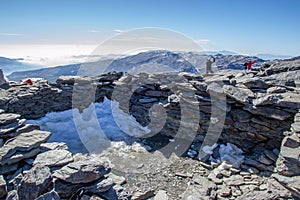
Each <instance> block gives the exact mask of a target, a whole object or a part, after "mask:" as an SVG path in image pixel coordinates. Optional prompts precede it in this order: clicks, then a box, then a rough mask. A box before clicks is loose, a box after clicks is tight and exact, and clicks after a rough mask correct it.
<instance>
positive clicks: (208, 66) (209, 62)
mask: <svg viewBox="0 0 300 200" xmlns="http://www.w3.org/2000/svg"><path fill="white" fill-rule="evenodd" d="M214 62H215V58H214V57H213V56H209V57H208V58H207V60H206V75H207V74H209V73H214V72H213V71H212V69H211V66H212V64H213V63H214Z"/></svg>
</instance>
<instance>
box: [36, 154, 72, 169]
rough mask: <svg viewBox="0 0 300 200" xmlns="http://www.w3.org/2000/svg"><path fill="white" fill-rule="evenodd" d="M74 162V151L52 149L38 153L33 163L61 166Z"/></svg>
mask: <svg viewBox="0 0 300 200" xmlns="http://www.w3.org/2000/svg"><path fill="white" fill-rule="evenodd" d="M70 162H73V157H72V153H70V152H69V151H67V150H51V151H46V152H44V153H41V154H39V155H37V157H36V159H35V160H34V163H33V165H37V164H40V165H45V166H48V167H60V166H64V165H66V164H68V163H70Z"/></svg>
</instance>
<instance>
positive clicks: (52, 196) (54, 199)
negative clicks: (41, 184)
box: [35, 191, 60, 200]
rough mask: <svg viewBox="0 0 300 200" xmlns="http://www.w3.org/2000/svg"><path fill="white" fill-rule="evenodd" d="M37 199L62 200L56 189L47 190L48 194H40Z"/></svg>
mask: <svg viewBox="0 0 300 200" xmlns="http://www.w3.org/2000/svg"><path fill="white" fill-rule="evenodd" d="M35 200H60V197H59V195H58V194H57V192H55V191H51V192H47V193H46V194H43V195H42V196H39V197H38V198H37V199H35Z"/></svg>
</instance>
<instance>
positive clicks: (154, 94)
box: [145, 90, 169, 97]
mask: <svg viewBox="0 0 300 200" xmlns="http://www.w3.org/2000/svg"><path fill="white" fill-rule="evenodd" d="M145 95H146V96H149V97H168V96H169V92H166V91H153V90H148V91H147V92H146V93H145Z"/></svg>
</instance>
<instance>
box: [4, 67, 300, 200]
mask: <svg viewBox="0 0 300 200" xmlns="http://www.w3.org/2000/svg"><path fill="white" fill-rule="evenodd" d="M284 66H286V65H282V64H279V65H278V66H276V65H275V66H272V67H273V71H272V69H269V68H268V69H265V70H264V71H260V72H256V71H254V72H251V73H248V74H244V73H242V72H240V71H221V72H218V73H214V74H212V75H209V76H201V75H195V74H187V73H180V74H175V73H169V74H146V73H141V74H138V75H133V74H125V75H123V74H122V73H109V74H104V75H100V76H96V77H60V78H59V79H58V80H57V82H56V83H48V82H47V81H45V80H34V85H33V86H28V85H26V84H19V83H9V84H5V85H2V86H1V89H0V109H1V110H0V147H1V148H0V198H4V197H7V198H8V199H13V198H17V197H18V198H19V199H36V198H39V199H44V198H46V197H47V198H53V199H59V198H71V197H72V196H73V197H74V198H75V197H76V195H80V192H82V190H84V191H86V192H87V193H89V194H97V195H99V196H101V197H103V198H105V199H113V198H114V199H129V198H130V195H129V194H128V193H127V192H126V190H125V189H124V188H123V187H122V186H120V184H121V183H120V179H122V177H118V176H115V175H112V174H109V172H110V165H109V162H107V161H105V160H101V159H95V158H93V157H89V156H80V155H72V154H71V153H70V152H69V151H68V148H67V146H66V145H65V144H63V143H47V140H48V139H49V137H50V136H51V133H50V132H47V131H41V130H39V127H38V126H35V125H28V124H25V119H34V118H39V117H42V116H44V115H45V114H46V113H48V112H53V111H63V110H67V109H70V108H72V107H77V108H79V109H80V110H82V109H84V108H85V107H87V106H88V105H89V104H90V103H91V102H93V101H102V100H103V98H104V97H107V98H109V99H113V100H117V101H118V102H119V104H120V108H121V109H122V110H123V111H124V112H127V113H128V114H131V115H133V116H134V117H135V118H136V119H137V121H138V122H139V123H140V124H142V125H143V126H149V128H150V129H151V130H152V131H153V132H154V133H155V134H154V135H153V136H152V137H149V138H146V139H145V140H143V141H142V142H145V143H147V145H150V146H151V147H152V149H153V150H155V149H156V148H157V149H158V148H161V147H162V146H164V145H166V144H167V143H168V142H170V140H169V139H173V138H175V139H176V140H182V141H181V144H184V141H186V140H187V141H191V144H190V143H188V145H189V147H188V149H189V150H188V149H187V150H188V151H189V152H194V153H192V154H190V155H191V157H194V158H196V157H197V156H198V155H197V153H198V152H199V150H200V146H201V144H202V143H203V142H205V138H207V137H208V133H209V130H210V129H209V128H210V127H211V126H212V125H215V124H217V122H219V121H221V122H222V127H221V135H220V138H208V140H209V142H216V141H218V142H219V143H226V142H231V143H233V144H236V145H237V146H238V147H240V148H242V149H243V151H244V152H246V153H247V157H246V159H245V160H244V162H243V164H242V165H241V169H242V170H246V171H247V173H245V172H243V173H242V172H241V173H240V169H238V170H233V171H232V169H230V171H226V170H225V171H224V170H223V171H220V172H219V171H218V173H217V172H212V173H211V174H210V176H209V177H208V179H209V180H210V181H209V184H207V188H206V189H207V191H215V190H216V191H218V192H220V195H221V196H222V197H230V196H234V197H239V198H240V199H247V198H252V197H253V198H257V197H259V195H265V196H262V198H265V197H267V196H269V195H270V193H269V192H267V191H266V190H265V189H264V188H263V187H262V188H260V186H259V189H258V191H260V190H261V191H263V192H262V193H260V192H256V193H257V194H256V193H252V192H251V191H252V190H249V192H248V193H247V192H246V191H247V188H246V186H248V185H252V186H253V185H255V184H256V183H255V181H252V182H251V181H250V183H249V184H248V183H247V184H246V182H245V179H246V178H247V177H248V178H249V176H250V177H252V175H255V174H258V173H259V174H260V173H266V174H268V173H269V174H270V173H274V174H273V175H272V177H273V178H274V179H275V180H276V181H277V182H278V183H280V185H282V186H283V187H284V188H286V189H287V191H289V192H290V193H291V194H292V195H293V197H295V198H299V197H300V192H299V191H300V188H299V183H300V182H299V175H300V170H299V169H300V162H299V154H300V153H299V152H300V140H299V138H300V135H299V134H300V125H299V123H300V118H299V116H300V115H299V109H300V101H299V99H300V90H299V83H298V82H297V81H298V79H295V77H296V76H297V74H299V68H297V67H294V68H289V69H290V71H288V70H287V69H286V68H284ZM291 69H292V70H291ZM278 71H279V72H280V73H281V74H282V73H284V76H280V74H278V73H277V72H278ZM268 73H269V74H271V75H268ZM93 92H94V93H93ZM74 93H75V95H74ZM90 93H93V94H92V95H91V94H90ZM222 97H225V100H224V99H223V98H222ZM74 98H75V100H77V101H75V104H74ZM76 98H77V99H76ZM72 102H73V103H72ZM214 109H215V110H214ZM223 117H224V123H223V121H222V118H223ZM162 119H166V120H165V121H163V123H161V120H162ZM156 125H157V126H158V127H159V125H161V127H159V128H157V126H156ZM179 133H180V134H179ZM213 133H214V132H213ZM216 134H217V132H216ZM215 139H217V140H215ZM216 152H217V151H214V152H213V155H212V156H214V154H215V153H216ZM179 153H181V152H179ZM217 156H219V155H216V157H217ZM200 163H201V165H202V166H204V167H205V168H208V169H213V164H211V165H207V164H205V163H202V162H200ZM229 172H230V174H231V173H235V174H237V173H238V174H237V175H230V174H229V175H228V173H229ZM249 174H250V175H249ZM177 175H178V173H177ZM282 175H283V176H282ZM178 176H184V175H182V174H179V175H178ZM111 177H112V178H111ZM116 177H118V178H116ZM220 177H225V178H224V179H221V178H220ZM198 178H199V177H198ZM202 178H203V177H202ZM194 179H195V180H194ZM199 179H200V178H199ZM204 179H205V180H204ZM259 179H262V178H259ZM193 181H195V182H197V180H196V176H194V177H193ZM205 181H208V180H207V179H206V178H203V181H200V182H201V183H203V182H205ZM198 182H199V181H198ZM223 182H225V185H228V186H230V187H229V188H228V187H227V186H224V187H220V188H219V186H220V183H221V184H222V183H223ZM210 184H212V185H214V186H212V187H215V184H216V185H219V186H218V187H217V188H218V189H215V188H208V186H209V185H210ZM259 185H263V183H259ZM190 186H191V187H192V186H193V184H192V185H190ZM232 186H234V188H236V191H235V190H234V189H233V187H232ZM244 186H245V187H244ZM195 187H197V186H195ZM206 189H205V190H206ZM191 191H193V188H190V187H188V188H187V190H186V192H185V194H184V195H187V196H190V195H194V198H199V197H198V196H197V195H200V196H202V195H203V194H202V193H201V194H200V193H199V194H198V193H193V192H192V194H190V193H191ZM197 191H199V188H198V189H197ZM237 191H240V193H238V192H237ZM242 191H243V194H242ZM264 192H265V193H264ZM290 193H289V194H288V195H287V196H289V195H290ZM24 194H30V195H27V196H26V195H25V196H24ZM145 194H146V193H145ZM147 194H148V193H147ZM151 194H152V195H153V194H154V193H153V192H151ZM206 194H208V193H206ZM278 194H280V192H278ZM111 195H114V196H111ZM142 195H144V194H142ZM251 195H252V196H251ZM253 195H258V196H253ZM133 196H134V195H133ZM140 196H141V195H140ZM289 197H291V196H289ZM134 198H135V197H134ZM139 198H141V197H139ZM137 199H138V198H137Z"/></svg>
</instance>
